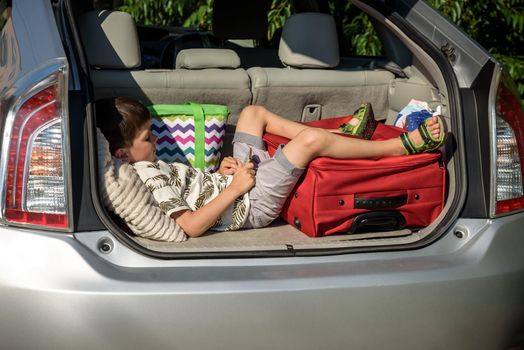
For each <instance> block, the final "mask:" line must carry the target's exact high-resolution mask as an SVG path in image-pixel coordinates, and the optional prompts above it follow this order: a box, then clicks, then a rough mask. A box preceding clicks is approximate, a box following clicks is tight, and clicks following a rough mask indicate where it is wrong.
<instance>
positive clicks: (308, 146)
mask: <svg viewBox="0 0 524 350" xmlns="http://www.w3.org/2000/svg"><path fill="white" fill-rule="evenodd" d="M328 134H329V132H328V131H326V130H322V129H316V128H311V129H305V130H303V131H302V132H300V133H299V134H298V135H297V136H296V137H295V139H296V140H297V141H298V142H299V143H300V145H301V146H302V147H303V149H304V150H305V151H306V150H307V151H309V152H311V154H313V155H316V154H319V153H320V152H321V151H322V149H323V148H324V147H325V146H326V142H327V136H328Z"/></svg>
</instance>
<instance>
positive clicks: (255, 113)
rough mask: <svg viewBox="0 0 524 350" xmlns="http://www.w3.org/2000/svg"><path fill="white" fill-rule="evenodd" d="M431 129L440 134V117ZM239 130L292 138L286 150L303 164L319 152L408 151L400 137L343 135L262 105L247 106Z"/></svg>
mask: <svg viewBox="0 0 524 350" xmlns="http://www.w3.org/2000/svg"><path fill="white" fill-rule="evenodd" d="M428 129H429V130H430V132H431V133H432V134H433V136H434V137H437V138H438V136H439V135H440V125H439V124H438V120H437V118H436V117H433V119H432V120H431V122H430V123H429V125H428ZM236 131H237V132H244V133H247V134H251V135H255V136H260V137H262V135H263V134H264V132H269V133H272V134H275V135H280V136H283V137H286V138H289V139H291V141H290V142H289V143H288V144H287V145H286V146H285V147H284V149H283V152H284V154H285V155H286V157H287V158H288V160H289V161H290V162H291V163H293V164H294V165H295V166H297V167H300V168H302V167H305V166H307V164H308V163H309V162H310V161H311V160H312V159H314V158H316V157H319V156H325V157H331V158H338V159H351V158H375V157H385V156H394V155H402V154H404V147H403V146H402V141H400V139H399V138H398V137H397V138H394V139H390V140H385V141H369V140H362V139H357V138H349V137H343V136H340V135H336V134H334V133H332V132H330V131H332V130H330V131H327V130H324V129H320V128H313V127H310V126H307V125H303V124H301V123H297V122H293V121H291V120H287V119H285V118H282V117H280V116H278V115H276V114H274V113H272V112H270V111H268V110H267V109H266V108H264V107H262V106H248V107H246V108H244V109H243V110H242V112H241V114H240V119H239V121H238V124H237V127H236ZM410 138H411V139H412V140H413V141H414V142H415V143H416V144H418V143H420V142H421V141H422V138H421V136H420V134H419V132H418V130H415V131H413V132H411V133H410Z"/></svg>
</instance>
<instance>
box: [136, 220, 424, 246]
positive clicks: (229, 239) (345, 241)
mask: <svg viewBox="0 0 524 350" xmlns="http://www.w3.org/2000/svg"><path fill="white" fill-rule="evenodd" d="M414 236H417V235H416V234H415V235H413V234H412V231H410V230H408V229H404V230H398V231H389V232H374V233H360V234H353V235H348V234H340V235H330V236H326V237H315V238H312V237H308V236H307V235H305V234H304V233H302V232H300V231H299V230H297V229H296V228H294V227H292V226H291V225H288V224H287V223H285V222H283V221H280V220H278V221H277V222H275V223H273V224H271V225H270V226H268V227H265V228H259V229H252V230H240V231H228V232H213V231H210V232H208V233H206V234H204V235H202V236H200V237H197V238H190V239H188V240H187V241H186V242H182V243H174V242H159V241H154V240H150V239H145V238H140V237H135V238H134V239H135V240H136V241H137V242H139V243H140V244H141V245H142V246H144V247H146V248H148V249H150V250H153V251H158V252H206V251H257V250H265V251H271V250H273V251H276V250H288V247H289V246H293V248H294V249H319V248H341V247H356V246H370V245H375V244H373V243H377V245H378V244H380V245H392V244H405V243H410V242H412V241H414V240H416V239H417V238H416V237H414ZM379 242H380V243H379Z"/></svg>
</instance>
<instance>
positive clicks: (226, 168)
mask: <svg viewBox="0 0 524 350" xmlns="http://www.w3.org/2000/svg"><path fill="white" fill-rule="evenodd" d="M241 166H242V163H240V161H239V160H238V159H236V158H233V157H225V158H224V159H222V162H221V163H220V167H219V168H218V172H219V173H220V174H222V175H233V174H235V173H236V172H237V170H238V168H240V167H241Z"/></svg>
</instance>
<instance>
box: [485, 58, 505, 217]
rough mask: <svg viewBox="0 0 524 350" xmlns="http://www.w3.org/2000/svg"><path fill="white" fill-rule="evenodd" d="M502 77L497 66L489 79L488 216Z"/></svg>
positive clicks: (493, 197) (492, 211) (493, 206)
mask: <svg viewBox="0 0 524 350" xmlns="http://www.w3.org/2000/svg"><path fill="white" fill-rule="evenodd" d="M501 77H502V68H501V67H500V65H499V64H498V63H497V66H496V68H495V70H494V73H493V78H492V79H491V86H490V91H489V102H488V106H489V120H488V125H489V137H490V140H489V142H490V157H491V159H490V162H489V163H490V168H491V169H490V201H489V216H490V217H491V218H494V217H495V216H496V210H497V92H498V87H499V83H500V79H501Z"/></svg>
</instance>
